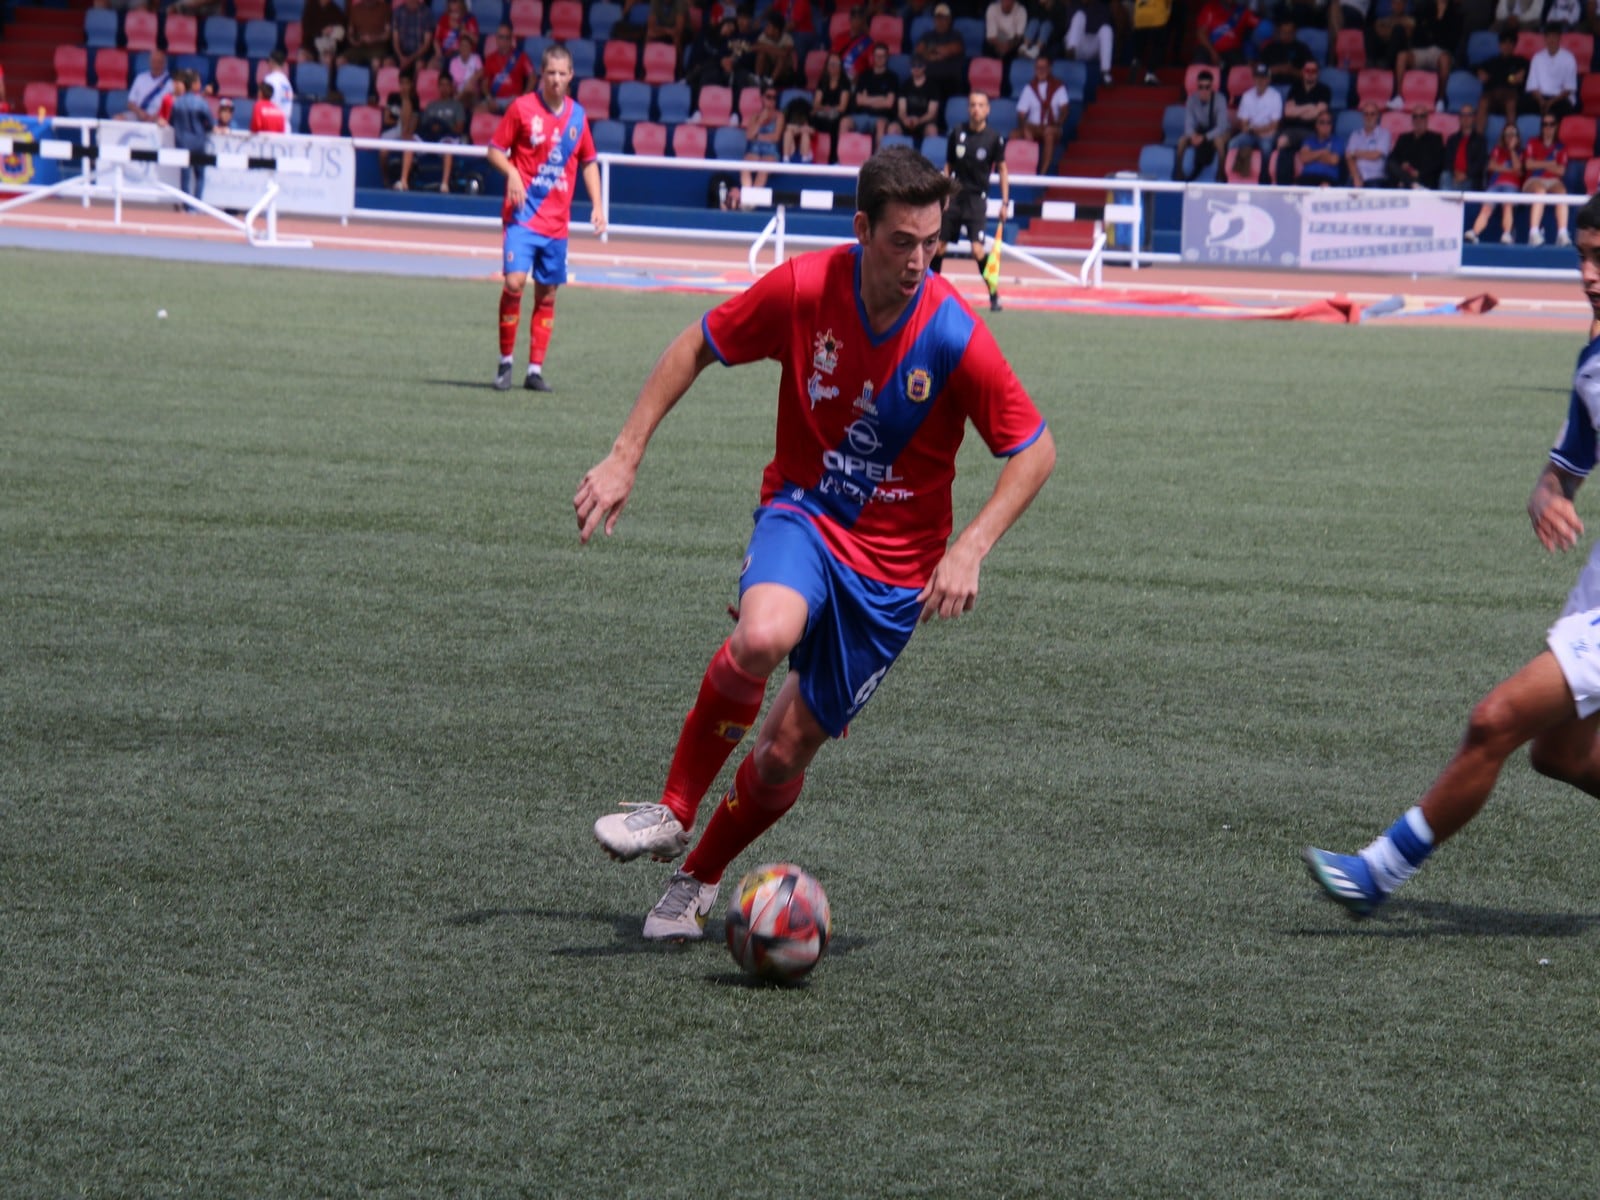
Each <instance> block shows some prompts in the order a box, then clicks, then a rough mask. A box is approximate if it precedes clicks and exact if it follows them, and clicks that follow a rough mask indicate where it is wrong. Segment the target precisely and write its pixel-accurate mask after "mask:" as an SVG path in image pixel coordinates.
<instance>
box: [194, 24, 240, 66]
mask: <svg viewBox="0 0 1600 1200" xmlns="http://www.w3.org/2000/svg"><path fill="white" fill-rule="evenodd" d="M200 29H201V38H200V52H201V53H202V54H209V55H211V56H212V57H213V58H215V57H216V56H218V55H221V54H237V53H239V22H237V21H235V20H234V19H233V18H232V17H207V18H206V23H205V24H204V25H202V26H201V27H200Z"/></svg>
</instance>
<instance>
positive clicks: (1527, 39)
mask: <svg viewBox="0 0 1600 1200" xmlns="http://www.w3.org/2000/svg"><path fill="white" fill-rule="evenodd" d="M1497 49H1498V47H1497ZM1543 49H1544V34H1542V33H1540V32H1539V31H1538V30H1537V29H1524V30H1523V31H1522V32H1521V33H1519V34H1517V48H1516V51H1515V53H1516V54H1517V55H1518V56H1519V57H1521V58H1527V59H1531V58H1532V57H1533V56H1534V55H1535V54H1537V53H1539V51H1541V50H1543Z"/></svg>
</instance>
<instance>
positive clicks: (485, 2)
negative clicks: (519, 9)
mask: <svg viewBox="0 0 1600 1200" xmlns="http://www.w3.org/2000/svg"><path fill="white" fill-rule="evenodd" d="M467 7H468V10H469V11H470V12H471V13H472V18H473V20H475V21H477V22H478V29H479V30H480V31H481V32H482V34H483V39H484V40H487V39H489V38H492V37H493V36H494V31H495V30H496V29H498V28H500V22H501V21H503V20H505V17H506V6H505V4H504V2H503V0H472V2H471V3H470V4H469V5H468V6H467Z"/></svg>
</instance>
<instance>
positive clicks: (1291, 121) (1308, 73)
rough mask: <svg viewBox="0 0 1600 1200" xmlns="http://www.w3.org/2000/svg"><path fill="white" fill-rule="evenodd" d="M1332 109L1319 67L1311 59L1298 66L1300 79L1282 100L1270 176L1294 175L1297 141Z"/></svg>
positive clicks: (1288, 178) (1285, 178)
mask: <svg viewBox="0 0 1600 1200" xmlns="http://www.w3.org/2000/svg"><path fill="white" fill-rule="evenodd" d="M1332 112H1333V93H1332V92H1331V91H1330V90H1329V88H1328V85H1327V84H1325V83H1323V82H1322V69H1321V68H1320V67H1318V66H1317V64H1316V61H1315V60H1312V61H1311V62H1308V63H1307V64H1306V65H1305V66H1303V67H1301V68H1300V79H1299V81H1298V82H1297V83H1296V84H1295V85H1294V86H1293V87H1291V88H1290V89H1289V94H1288V95H1287V96H1286V97H1284V101H1283V120H1282V121H1280V122H1279V123H1278V149H1277V152H1276V161H1275V162H1274V163H1273V171H1272V177H1273V179H1274V180H1276V181H1277V182H1278V183H1289V182H1290V181H1292V180H1293V179H1294V175H1295V165H1294V154H1295V151H1296V150H1298V149H1299V148H1300V143H1301V142H1302V141H1303V140H1305V139H1306V138H1308V137H1310V136H1311V134H1313V133H1315V132H1316V123H1317V118H1318V117H1320V116H1322V115H1323V114H1325V113H1327V114H1331V113H1332ZM1330 119H1331V117H1330Z"/></svg>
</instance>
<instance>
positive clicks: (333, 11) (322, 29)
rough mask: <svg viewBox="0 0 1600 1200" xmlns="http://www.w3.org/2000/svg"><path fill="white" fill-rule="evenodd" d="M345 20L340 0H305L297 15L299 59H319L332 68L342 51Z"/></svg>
mask: <svg viewBox="0 0 1600 1200" xmlns="http://www.w3.org/2000/svg"><path fill="white" fill-rule="evenodd" d="M347 23H348V18H347V17H346V15H345V11H344V6H343V5H342V4H340V3H339V0H306V5H305V12H304V14H303V15H302V16H301V18H300V58H301V61H302V62H319V63H321V64H322V65H323V66H325V67H327V68H328V69H329V70H330V71H331V70H332V69H333V68H334V67H335V66H337V65H338V63H339V61H340V56H341V55H342V54H343V53H344V44H345V28H346V25H347ZM362 99H363V100H364V99H366V97H364V96H363V97H362Z"/></svg>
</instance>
